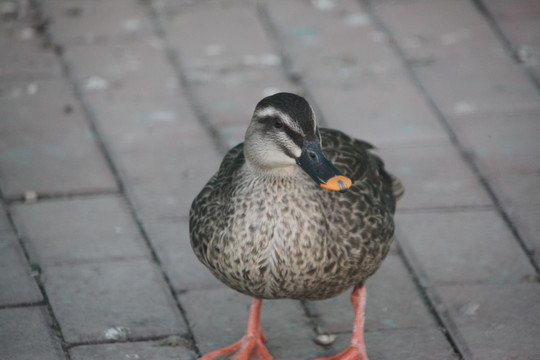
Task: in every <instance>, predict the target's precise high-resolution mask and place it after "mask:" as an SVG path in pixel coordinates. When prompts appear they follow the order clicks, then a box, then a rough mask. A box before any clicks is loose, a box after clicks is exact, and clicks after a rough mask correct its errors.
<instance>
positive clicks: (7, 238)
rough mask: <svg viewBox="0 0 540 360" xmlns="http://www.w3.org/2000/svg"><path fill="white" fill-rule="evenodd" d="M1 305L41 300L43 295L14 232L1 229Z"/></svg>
mask: <svg viewBox="0 0 540 360" xmlns="http://www.w3.org/2000/svg"><path fill="white" fill-rule="evenodd" d="M0 258H1V259H2V261H0V289H2V291H0V306H6V305H21V304H31V303H36V302H40V301H42V300H43V296H42V295H41V292H40V291H39V288H38V286H37V284H36V282H35V281H34V279H33V278H32V275H31V272H30V266H29V264H28V262H27V261H26V258H25V257H24V254H23V252H22V250H21V248H20V246H19V244H18V243H17V239H16V238H15V235H14V234H13V233H8V232H3V231H0Z"/></svg>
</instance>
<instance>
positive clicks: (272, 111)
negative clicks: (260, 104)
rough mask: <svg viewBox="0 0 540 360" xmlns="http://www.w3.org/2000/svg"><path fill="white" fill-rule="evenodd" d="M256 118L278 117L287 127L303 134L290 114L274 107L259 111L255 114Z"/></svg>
mask: <svg viewBox="0 0 540 360" xmlns="http://www.w3.org/2000/svg"><path fill="white" fill-rule="evenodd" d="M255 117H257V118H259V119H262V118H265V117H276V118H279V119H281V120H282V121H283V122H284V123H285V125H287V126H288V127H289V128H291V129H292V130H294V131H296V132H298V133H300V134H302V133H303V132H302V129H301V128H300V127H299V126H298V124H297V123H296V121H294V120H293V119H292V118H291V117H290V116H289V115H288V114H286V113H284V112H283V111H280V110H278V109H276V108H275V107H273V106H271V105H270V106H267V107H265V108H263V109H259V110H257V111H256V112H255Z"/></svg>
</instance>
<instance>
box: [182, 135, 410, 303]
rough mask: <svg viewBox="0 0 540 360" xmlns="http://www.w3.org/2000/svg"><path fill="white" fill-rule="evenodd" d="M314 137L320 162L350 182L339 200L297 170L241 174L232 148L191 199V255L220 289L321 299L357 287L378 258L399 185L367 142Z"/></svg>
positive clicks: (240, 158) (385, 246)
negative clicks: (269, 174) (283, 174)
mask: <svg viewBox="0 0 540 360" xmlns="http://www.w3.org/2000/svg"><path fill="white" fill-rule="evenodd" d="M320 134H321V141H322V146H323V150H324V152H325V153H326V155H327V157H328V158H329V160H330V161H332V162H333V163H334V164H335V165H336V167H337V168H338V169H340V170H341V171H342V172H343V173H344V174H345V175H346V176H348V177H350V178H351V179H352V180H353V186H351V188H350V189H349V191H348V192H346V193H339V192H335V191H329V190H325V189H323V188H321V187H320V186H318V185H317V184H315V183H314V182H313V181H312V180H311V179H310V178H309V177H308V176H307V175H306V174H303V173H302V172H299V175H298V176H297V177H294V178H290V177H289V178H269V177H257V176H250V174H249V173H248V172H247V170H246V166H245V159H244V155H243V145H242V144H240V145H238V146H236V147H235V148H233V149H231V150H230V151H229V152H228V153H227V155H226V156H225V158H224V159H223V162H222V164H221V166H220V169H219V171H218V172H217V173H216V175H214V176H213V177H212V179H210V181H209V182H208V184H207V185H206V186H205V187H204V188H203V190H202V191H201V193H200V194H199V195H198V196H197V198H196V199H195V200H194V202H193V204H192V208H191V212H190V235H191V242H192V247H193V249H194V251H195V254H196V255H197V257H198V258H199V260H200V261H201V262H202V263H203V264H205V265H206V266H207V267H208V268H209V269H210V270H211V271H212V273H213V274H214V275H215V276H216V277H217V278H218V279H220V280H221V281H223V282H224V283H226V284H227V285H229V286H230V287H232V288H234V289H236V290H238V291H240V292H243V293H245V294H248V295H250V296H255V297H259V298H298V299H323V298H328V297H332V296H335V295H337V294H339V293H341V292H342V291H344V290H346V289H347V288H349V287H351V286H354V285H358V284H360V283H362V282H363V281H364V280H365V279H366V278H367V277H368V276H370V275H371V274H372V273H373V272H375V271H376V269H377V268H378V267H379V265H380V263H381V262H382V260H383V259H384V257H385V256H386V254H387V253H388V250H389V247H390V244H391V242H392V236H393V232H394V225H393V219H392V215H393V213H394V211H395V202H396V199H397V198H399V197H400V196H401V194H402V193H403V188H402V187H401V184H400V183H399V180H397V179H396V178H394V177H393V176H391V175H389V174H388V173H387V172H386V171H385V170H384V165H383V162H382V160H381V159H380V158H378V157H377V156H375V155H373V154H371V153H370V150H371V149H372V148H373V147H372V146H371V145H370V144H368V143H366V142H363V141H360V140H356V139H352V138H350V137H349V136H347V135H345V134H343V133H341V132H339V131H336V130H329V129H320Z"/></svg>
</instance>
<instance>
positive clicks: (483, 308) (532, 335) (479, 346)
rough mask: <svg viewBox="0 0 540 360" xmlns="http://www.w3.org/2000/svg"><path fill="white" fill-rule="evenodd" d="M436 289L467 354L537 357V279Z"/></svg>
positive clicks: (495, 359) (539, 299)
mask: <svg viewBox="0 0 540 360" xmlns="http://www.w3.org/2000/svg"><path fill="white" fill-rule="evenodd" d="M437 292H438V293H439V294H440V296H441V298H442V300H443V303H444V305H445V306H446V310H447V312H448V314H449V316H451V317H452V319H453V321H454V322H455V323H456V325H457V331H459V333H460V334H461V336H462V338H463V339H465V342H466V346H467V347H468V348H469V351H470V353H471V354H470V355H471V356H470V358H473V359H493V360H499V359H538V358H540V344H539V343H538V329H539V328H540V286H539V285H538V283H524V284H511V285H510V284H506V285H474V286H473V285H471V286H467V285H465V286H464V285H456V286H442V287H438V288H437Z"/></svg>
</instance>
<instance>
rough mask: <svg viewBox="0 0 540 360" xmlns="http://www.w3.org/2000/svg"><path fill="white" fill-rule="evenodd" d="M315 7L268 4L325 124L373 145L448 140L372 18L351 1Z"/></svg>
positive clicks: (296, 69) (295, 65) (431, 142)
mask: <svg viewBox="0 0 540 360" xmlns="http://www.w3.org/2000/svg"><path fill="white" fill-rule="evenodd" d="M313 4H314V3H312V4H311V5H310V4H309V3H307V2H306V3H299V2H298V3H294V4H292V3H291V2H286V1H274V2H268V3H267V5H268V9H269V14H270V18H271V21H272V22H273V23H274V24H275V27H276V28H277V29H278V31H279V33H280V34H279V35H280V36H281V38H282V39H283V43H284V45H285V49H286V52H287V53H288V54H289V56H290V57H291V61H292V62H293V68H294V69H295V71H297V72H299V73H300V74H301V76H302V77H303V79H304V81H305V84H306V86H307V87H308V88H309V90H310V93H311V94H312V95H313V97H314V98H315V101H316V103H317V105H318V106H319V108H320V109H321V111H322V114H323V115H324V119H325V120H326V123H327V125H328V126H331V127H337V128H339V129H342V130H345V131H347V133H350V134H352V135H354V136H357V137H360V138H362V139H366V140H368V141H370V142H372V143H374V144H375V145H376V146H395V145H402V144H409V143H415V144H424V145H425V144H438V143H448V137H447V135H446V133H445V132H444V130H443V129H442V127H441V125H440V124H439V122H438V121H437V119H436V118H435V117H434V116H433V114H432V113H431V112H430V111H429V109H428V108H427V106H426V103H425V101H424V100H423V99H422V97H421V96H420V94H419V93H418V92H417V90H416V89H415V88H414V86H413V84H412V83H411V82H410V80H409V78H408V76H407V74H406V72H405V68H404V66H403V65H402V64H401V62H400V61H399V60H398V59H397V58H396V56H395V54H393V53H392V51H391V50H390V47H389V45H388V44H387V42H388V39H386V38H385V37H384V36H383V35H382V34H381V33H380V32H378V31H377V30H376V28H375V27H374V26H373V24H372V20H371V18H370V17H369V15H368V14H367V13H365V12H363V11H362V9H361V8H360V7H359V6H358V4H357V3H356V2H354V1H341V2H339V3H335V6H334V7H333V8H331V9H329V10H328V11H321V10H318V9H317V8H316V7H314V6H313Z"/></svg>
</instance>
